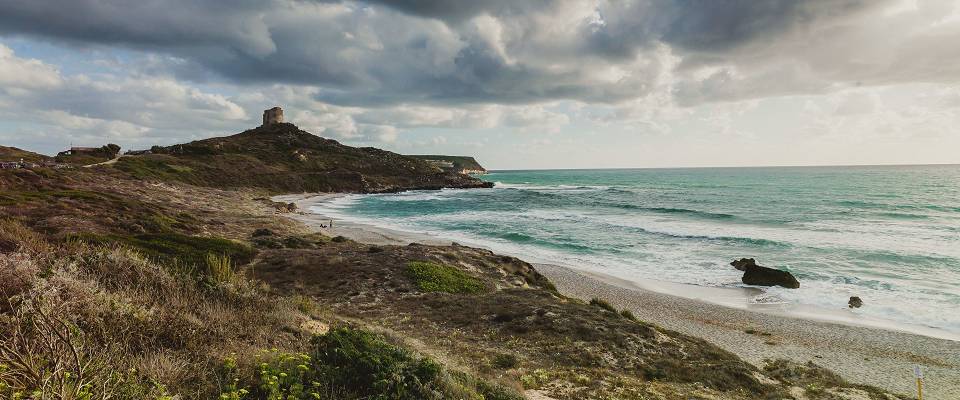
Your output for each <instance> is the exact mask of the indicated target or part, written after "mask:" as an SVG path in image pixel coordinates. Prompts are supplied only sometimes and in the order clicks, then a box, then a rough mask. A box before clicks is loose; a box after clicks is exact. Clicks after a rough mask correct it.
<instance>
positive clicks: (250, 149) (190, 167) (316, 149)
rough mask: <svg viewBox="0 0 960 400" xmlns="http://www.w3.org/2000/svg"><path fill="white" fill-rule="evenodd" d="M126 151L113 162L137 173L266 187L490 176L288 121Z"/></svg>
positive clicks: (387, 184) (419, 183)
mask: <svg viewBox="0 0 960 400" xmlns="http://www.w3.org/2000/svg"><path fill="white" fill-rule="evenodd" d="M151 150H152V153H153V154H148V155H141V156H136V157H125V158H123V159H122V160H121V161H120V162H118V163H117V167H118V168H119V169H121V170H124V171H127V172H129V173H130V174H132V175H133V176H135V177H137V178H142V179H156V180H165V181H179V182H186V183H191V184H195V185H202V186H211V187H220V188H237V187H251V188H264V189H268V190H270V191H272V192H276V193H289V192H353V193H383V192H396V191H402V190H414V189H440V188H445V187H452V188H480V187H490V186H491V184H490V183H487V182H483V181H481V180H479V179H476V178H472V177H469V176H466V175H463V174H459V173H453V172H447V171H444V170H442V169H440V168H438V167H436V166H434V165H431V164H430V163H428V162H426V161H423V160H419V159H415V158H412V157H407V156H403V155H400V154H396V153H393V152H389V151H385V150H380V149H376V148H372V147H360V148H358V147H351V146H346V145H343V144H341V143H339V142H337V141H335V140H331V139H325V138H321V137H319V136H315V135H313V134H311V133H309V132H306V131H303V130H300V129H299V128H297V126H296V125H293V124H288V123H278V124H272V125H269V126H265V127H259V128H256V129H251V130H248V131H245V132H243V133H239V134H236V135H233V136H228V137H221V138H210V139H205V140H199V141H195V142H190V143H186V144H179V145H173V146H168V147H154V148H153V149H151Z"/></svg>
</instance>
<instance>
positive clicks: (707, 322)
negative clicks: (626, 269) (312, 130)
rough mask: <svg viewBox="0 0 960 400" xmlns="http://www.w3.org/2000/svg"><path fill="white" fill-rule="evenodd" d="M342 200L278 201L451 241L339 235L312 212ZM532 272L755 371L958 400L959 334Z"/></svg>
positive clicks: (722, 292)
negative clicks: (814, 370)
mask: <svg viewBox="0 0 960 400" xmlns="http://www.w3.org/2000/svg"><path fill="white" fill-rule="evenodd" d="M339 196H342V195H340V194H320V195H289V196H277V197H275V198H274V200H276V201H285V202H293V203H296V204H297V206H298V208H299V209H300V212H299V213H297V214H293V215H292V217H293V218H294V219H296V220H298V221H300V222H302V223H304V224H306V225H307V226H308V227H310V228H311V229H314V230H317V231H321V232H323V233H325V234H327V235H332V236H337V235H340V236H345V237H348V238H350V239H352V240H355V241H358V242H362V243H368V244H378V245H391V244H393V245H405V244H408V243H411V242H420V243H424V244H434V245H447V244H450V243H451V241H450V240H443V239H442V238H439V237H436V236H432V235H427V234H416V233H409V232H399V231H394V230H390V229H384V228H379V227H374V226H370V225H365V224H360V223H355V222H350V221H342V220H337V219H335V220H334V226H333V228H330V227H323V228H322V227H321V225H327V224H329V221H330V218H329V217H326V216H322V215H318V214H313V213H310V212H309V210H310V207H311V206H312V205H314V204H317V203H318V202H324V201H330V200H332V199H335V198H337V197H339ZM464 244H467V245H470V244H469V243H464ZM535 265H536V268H537V270H538V271H540V272H541V273H543V274H544V275H546V276H547V277H548V278H549V279H550V280H551V281H553V282H554V283H555V284H556V285H557V287H558V288H559V289H560V291H561V292H562V293H563V294H565V295H567V296H571V297H579V298H582V299H589V298H592V297H602V298H605V299H607V300H608V301H610V302H611V303H612V304H614V305H616V306H617V307H618V308H627V309H630V310H631V311H632V312H633V313H634V314H635V315H636V316H637V317H638V318H640V319H641V320H645V321H648V322H651V323H655V324H658V325H660V326H663V327H665V328H668V329H673V330H676V331H678V332H682V333H685V334H688V335H691V336H696V337H700V338H703V339H705V340H707V341H709V342H711V343H714V344H716V345H718V346H720V347H722V348H724V349H726V350H727V351H730V352H732V353H735V354H737V355H738V356H740V357H742V358H743V359H745V360H747V361H749V362H751V363H753V364H755V365H757V366H762V365H763V360H764V359H774V358H785V359H789V360H793V361H796V362H802V363H805V362H807V361H812V362H814V363H816V364H819V365H822V366H824V367H827V368H829V369H831V370H833V371H834V372H837V373H838V374H840V375H841V376H843V377H844V378H846V379H847V380H849V381H851V382H856V383H863V384H868V385H873V386H877V387H882V388H884V389H887V390H890V391H894V392H898V393H901V394H904V395H911V396H912V395H915V385H916V384H915V380H914V376H913V368H914V366H915V365H920V366H921V367H922V368H923V371H924V377H925V385H924V395H925V396H924V397H925V398H927V399H960V341H958V340H956V339H960V336H956V337H954V335H953V334H951V333H949V332H943V331H938V330H932V329H931V330H928V331H924V330H923V329H922V328H919V327H912V328H910V329H911V330H913V331H914V332H919V333H923V334H922V335H921V334H917V333H910V332H905V331H904V330H906V329H905V327H903V326H898V325H896V324H892V323H888V322H886V321H882V320H865V319H862V318H858V317H855V316H853V315H845V314H844V313H843V312H837V311H830V312H825V310H821V309H809V308H803V307H794V306H787V307H784V306H774V307H764V306H747V305H746V304H745V301H744V298H745V297H747V296H749V295H750V293H749V291H750V290H752V289H737V288H703V287H698V286H692V285H682V284H672V283H666V282H657V281H640V282H634V281H626V280H623V279H619V278H615V277H611V276H607V275H604V274H599V273H596V272H588V271H581V270H576V269H572V268H567V267H563V266H558V265H552V264H545V263H539V264H535ZM677 293H683V295H682V296H678V295H675V294H677ZM946 311H947V310H945V312H946ZM954 311H956V310H954ZM898 328H904V329H898ZM748 331H749V332H751V333H747V332H748ZM945 337H946V338H945ZM947 338H952V339H955V340H950V339H947Z"/></svg>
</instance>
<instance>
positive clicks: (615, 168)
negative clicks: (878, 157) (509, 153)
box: [487, 162, 960, 173]
mask: <svg viewBox="0 0 960 400" xmlns="http://www.w3.org/2000/svg"><path fill="white" fill-rule="evenodd" d="M865 167H960V162H956V163H931V164H821V165H737V166H686V167H597V168H495V169H488V170H487V172H488V173H491V172H525V171H630V170H678V169H760V168H865Z"/></svg>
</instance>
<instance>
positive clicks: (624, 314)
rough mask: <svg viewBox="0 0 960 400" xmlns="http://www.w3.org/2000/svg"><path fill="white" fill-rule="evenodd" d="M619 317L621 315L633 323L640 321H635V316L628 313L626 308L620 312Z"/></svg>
mask: <svg viewBox="0 0 960 400" xmlns="http://www.w3.org/2000/svg"><path fill="white" fill-rule="evenodd" d="M620 315H622V316H623V317H624V318H626V319H629V320H631V321H633V322H640V320H638V319H637V316H636V315H633V313H632V312H630V310H627V309H626V308H624V309H623V310H621V311H620Z"/></svg>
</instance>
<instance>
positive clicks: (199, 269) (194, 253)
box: [75, 232, 257, 274]
mask: <svg viewBox="0 0 960 400" xmlns="http://www.w3.org/2000/svg"><path fill="white" fill-rule="evenodd" d="M75 237H76V238H77V239H80V240H82V241H85V242H88V243H92V244H121V245H123V246H126V247H129V248H132V249H134V250H137V251H138V252H140V253H141V254H143V255H144V256H146V257H147V258H150V259H151V260H153V261H156V262H158V263H162V264H166V265H169V266H171V267H174V268H175V269H177V270H178V271H181V272H186V273H190V272H191V271H193V273H194V274H197V273H203V272H209V271H210V270H209V268H208V267H209V262H210V255H211V254H213V255H217V256H218V257H226V258H227V259H228V260H230V261H232V262H233V265H244V264H247V263H249V262H250V261H251V260H253V257H254V256H255V255H256V253H257V251H256V250H255V249H253V248H252V247H250V246H248V245H246V244H243V243H239V242H234V241H232V240H228V239H222V238H209V237H201V236H188V235H183V234H179V233H173V232H167V233H152V234H143V235H134V236H121V235H98V234H81V235H77V236H75Z"/></svg>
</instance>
